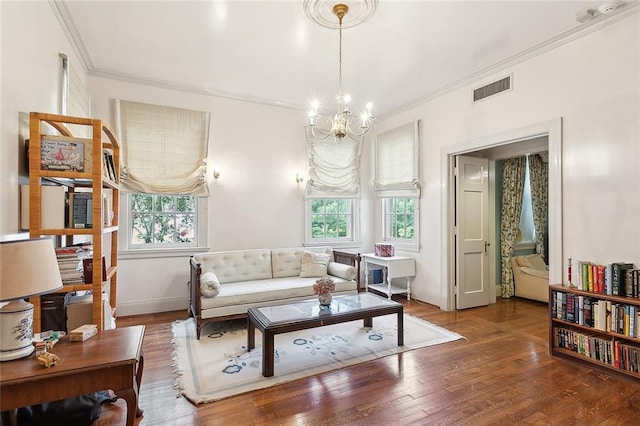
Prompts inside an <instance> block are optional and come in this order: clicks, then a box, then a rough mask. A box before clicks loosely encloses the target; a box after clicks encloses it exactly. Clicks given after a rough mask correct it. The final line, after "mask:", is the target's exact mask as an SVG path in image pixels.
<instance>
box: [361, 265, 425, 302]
mask: <svg viewBox="0 0 640 426" xmlns="http://www.w3.org/2000/svg"><path fill="white" fill-rule="evenodd" d="M361 257H362V261H363V262H364V286H365V289H366V291H368V290H369V288H372V289H374V290H376V291H379V292H381V293H384V294H386V295H387V297H388V298H389V299H391V295H392V294H402V293H406V294H407V300H411V279H412V278H413V277H415V275H416V262H415V259H414V258H412V257H406V256H391V257H381V256H376V255H374V254H373V253H368V254H363V255H361ZM369 265H377V266H382V268H383V272H384V273H383V276H384V278H383V280H382V284H369ZM402 277H405V278H406V283H407V286H406V288H402V287H398V286H393V285H392V284H391V281H392V280H393V279H394V278H402Z"/></svg>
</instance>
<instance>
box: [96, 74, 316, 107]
mask: <svg viewBox="0 0 640 426" xmlns="http://www.w3.org/2000/svg"><path fill="white" fill-rule="evenodd" d="M87 74H88V75H89V76H92V77H99V78H106V79H109V80H117V81H122V82H125V83H134V84H140V85H145V86H152V87H156V88H158V89H167V90H175V91H180V92H187V93H194V94H196V95H203V96H214V97H218V98H224V99H231V100H235V101H242V102H251V103H255V104H260V105H267V106H274V107H279V108H288V109H295V110H301V111H303V110H304V108H303V107H301V106H299V105H296V104H292V103H287V102H280V101H275V100H272V99H264V98H259V97H256V96H249V95H243V94H239V93H233V92H226V91H223V90H215V89H209V88H206V87H202V86H194V85H189V84H183V83H176V82H172V81H166V80H156V79H151V78H147V77H140V76H136V75H132V74H124V73H116V72H113V71H108V70H101V69H92V70H89V72H88V73H87Z"/></svg>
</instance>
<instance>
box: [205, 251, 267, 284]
mask: <svg viewBox="0 0 640 426" xmlns="http://www.w3.org/2000/svg"><path fill="white" fill-rule="evenodd" d="M193 258H194V260H195V261H196V262H198V263H200V264H201V265H202V272H203V273H204V272H214V273H215V274H216V275H217V276H218V280H219V282H220V283H221V284H226V283H232V282H237V281H248V280H261V279H268V278H271V277H272V276H271V250H268V249H259V250H237V251H221V252H209V253H198V254H195V255H194V256H193Z"/></svg>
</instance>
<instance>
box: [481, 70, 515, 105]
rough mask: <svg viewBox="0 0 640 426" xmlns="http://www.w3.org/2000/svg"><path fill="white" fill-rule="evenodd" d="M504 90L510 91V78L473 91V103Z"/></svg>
mask: <svg viewBox="0 0 640 426" xmlns="http://www.w3.org/2000/svg"><path fill="white" fill-rule="evenodd" d="M506 90H511V76H509V77H505V78H503V79H502V80H498V81H494V82H493V83H490V84H487V85H486V86H482V87H480V88H478V89H475V90H474V91H473V102H477V101H479V100H481V99H484V98H488V97H489V96H493V95H496V94H498V93H500V92H504V91H506Z"/></svg>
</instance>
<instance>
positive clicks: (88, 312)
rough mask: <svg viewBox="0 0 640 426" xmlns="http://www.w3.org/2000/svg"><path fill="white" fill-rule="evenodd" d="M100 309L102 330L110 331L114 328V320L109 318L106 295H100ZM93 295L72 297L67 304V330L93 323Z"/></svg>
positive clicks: (109, 307)
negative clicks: (102, 312)
mask: <svg viewBox="0 0 640 426" xmlns="http://www.w3.org/2000/svg"><path fill="white" fill-rule="evenodd" d="M102 309H103V311H104V315H103V316H104V318H103V324H102V329H103V330H111V329H112V328H116V327H115V320H114V319H113V317H112V316H111V305H109V299H108V297H107V294H106V293H103V295H102ZM92 314H93V295H91V294H86V295H82V296H73V297H72V298H71V300H69V303H67V330H75V329H76V328H78V327H80V326H82V325H84V324H91V323H93V315H92Z"/></svg>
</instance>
